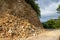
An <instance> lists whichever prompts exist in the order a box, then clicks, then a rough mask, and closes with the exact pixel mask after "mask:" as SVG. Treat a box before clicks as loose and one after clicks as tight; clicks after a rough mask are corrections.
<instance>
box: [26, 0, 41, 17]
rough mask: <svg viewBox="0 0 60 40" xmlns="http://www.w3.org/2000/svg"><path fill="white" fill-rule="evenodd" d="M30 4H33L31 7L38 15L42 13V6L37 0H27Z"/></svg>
mask: <svg viewBox="0 0 60 40" xmlns="http://www.w3.org/2000/svg"><path fill="white" fill-rule="evenodd" d="M25 1H26V2H27V3H28V4H30V5H31V7H32V8H33V9H34V10H35V11H36V12H37V15H38V16H41V15H40V8H39V6H38V4H37V3H35V0H25Z"/></svg>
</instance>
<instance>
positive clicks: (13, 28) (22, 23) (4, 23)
mask: <svg viewBox="0 0 60 40" xmlns="http://www.w3.org/2000/svg"><path fill="white" fill-rule="evenodd" d="M37 30H38V29H37V28H36V27H34V25H32V24H30V23H29V21H28V20H26V19H24V18H22V17H21V18H18V17H16V16H14V15H10V14H4V15H1V16H0V37H20V38H23V37H28V36H32V35H36V32H37Z"/></svg>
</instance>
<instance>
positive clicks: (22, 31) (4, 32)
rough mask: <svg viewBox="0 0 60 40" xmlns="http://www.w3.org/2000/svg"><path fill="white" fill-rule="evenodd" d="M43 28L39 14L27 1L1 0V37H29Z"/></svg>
mask: <svg viewBox="0 0 60 40" xmlns="http://www.w3.org/2000/svg"><path fill="white" fill-rule="evenodd" d="M42 28H43V27H42V25H41V23H40V21H39V18H38V17H37V13H36V12H35V11H34V10H33V9H32V7H31V6H30V5H29V4H27V3H26V2H25V0H0V35H1V36H0V37H10V36H15V35H16V36H20V37H25V36H26V37H27V36H28V35H31V34H32V33H35V32H36V31H37V30H38V29H40V30H41V29H42ZM27 34H28V35H27Z"/></svg>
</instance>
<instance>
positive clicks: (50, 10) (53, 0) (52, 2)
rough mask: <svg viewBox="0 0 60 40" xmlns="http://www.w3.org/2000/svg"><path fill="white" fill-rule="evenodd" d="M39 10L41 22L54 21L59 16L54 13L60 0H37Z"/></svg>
mask: <svg viewBox="0 0 60 40" xmlns="http://www.w3.org/2000/svg"><path fill="white" fill-rule="evenodd" d="M38 3H39V6H40V10H41V18H40V20H41V22H45V21H47V20H49V19H56V18H57V17H58V16H59V14H58V13H56V8H57V7H58V5H59V4H60V0H38Z"/></svg>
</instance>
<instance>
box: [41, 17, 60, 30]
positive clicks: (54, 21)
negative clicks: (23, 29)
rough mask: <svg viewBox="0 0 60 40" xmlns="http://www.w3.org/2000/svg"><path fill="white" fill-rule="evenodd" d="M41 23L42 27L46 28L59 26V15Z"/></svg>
mask: <svg viewBox="0 0 60 40" xmlns="http://www.w3.org/2000/svg"><path fill="white" fill-rule="evenodd" d="M42 24H43V26H44V28H47V29H56V28H60V17H59V18H58V19H51V20H49V21H47V22H45V23H42Z"/></svg>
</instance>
